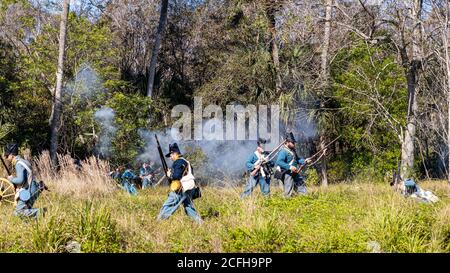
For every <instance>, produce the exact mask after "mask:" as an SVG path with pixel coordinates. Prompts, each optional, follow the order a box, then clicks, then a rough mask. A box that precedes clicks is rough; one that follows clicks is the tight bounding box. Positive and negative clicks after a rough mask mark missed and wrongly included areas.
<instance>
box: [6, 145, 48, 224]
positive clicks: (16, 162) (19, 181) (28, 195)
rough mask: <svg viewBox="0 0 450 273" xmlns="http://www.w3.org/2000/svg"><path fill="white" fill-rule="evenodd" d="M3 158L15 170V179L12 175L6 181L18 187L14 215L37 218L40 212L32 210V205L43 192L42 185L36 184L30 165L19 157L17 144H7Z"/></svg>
mask: <svg viewBox="0 0 450 273" xmlns="http://www.w3.org/2000/svg"><path fill="white" fill-rule="evenodd" d="M5 156H6V159H7V160H8V161H9V162H11V163H12V165H13V166H14V167H15V169H16V177H14V176H12V175H11V176H9V177H8V180H9V181H11V183H13V184H14V185H16V186H17V187H18V190H17V193H16V201H17V204H16V209H15V211H14V214H15V215H18V216H25V217H31V218H37V217H38V216H39V214H40V212H41V210H40V209H36V208H33V205H34V203H35V202H36V200H37V198H38V197H39V195H40V193H41V192H42V191H43V189H44V188H43V187H44V185H43V184H38V183H37V182H36V179H35V177H34V175H33V170H32V168H31V164H30V163H29V162H28V161H26V160H25V159H23V158H22V157H21V156H20V155H19V147H18V145H17V144H8V145H7V146H6V149H5ZM41 183H42V182H41ZM44 211H45V210H43V212H44Z"/></svg>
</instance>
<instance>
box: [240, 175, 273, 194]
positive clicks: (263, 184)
mask: <svg viewBox="0 0 450 273" xmlns="http://www.w3.org/2000/svg"><path fill="white" fill-rule="evenodd" d="M258 184H259V187H260V188H261V193H262V194H263V195H264V196H268V195H269V193H270V177H267V178H264V177H262V175H258V176H256V177H255V176H251V175H250V178H249V179H248V182H247V184H246V185H245V189H244V192H243V193H242V195H241V198H244V197H247V196H249V195H250V194H252V192H253V189H254V188H255V187H256V185H258Z"/></svg>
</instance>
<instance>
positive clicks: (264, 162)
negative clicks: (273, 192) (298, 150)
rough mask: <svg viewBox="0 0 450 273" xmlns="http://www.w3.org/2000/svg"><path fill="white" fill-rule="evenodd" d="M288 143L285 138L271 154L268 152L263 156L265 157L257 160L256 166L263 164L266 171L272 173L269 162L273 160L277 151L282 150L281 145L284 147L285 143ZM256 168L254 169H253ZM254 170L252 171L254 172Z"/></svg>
mask: <svg viewBox="0 0 450 273" xmlns="http://www.w3.org/2000/svg"><path fill="white" fill-rule="evenodd" d="M285 143H286V140H284V141H283V142H281V143H280V144H279V145H278V146H277V147H275V149H273V150H272V151H271V152H270V153H269V154H267V155H266V156H263V158H261V159H258V161H256V162H255V164H254V166H255V168H256V166H258V165H261V167H262V168H263V170H264V172H265V173H267V174H269V175H270V174H272V173H271V169H270V168H269V167H268V166H267V163H268V162H269V161H270V160H272V157H273V156H274V155H275V154H277V152H278V151H279V150H280V148H281V147H283V145H284V144H285ZM253 170H254V169H253ZM253 170H252V172H253Z"/></svg>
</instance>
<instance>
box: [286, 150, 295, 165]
mask: <svg viewBox="0 0 450 273" xmlns="http://www.w3.org/2000/svg"><path fill="white" fill-rule="evenodd" d="M284 150H285V151H286V152H288V153H289V154H290V155H291V156H292V160H291V162H289V166H292V164H294V161H295V156H294V153H293V152H292V151H291V150H289V149H288V148H286V147H284Z"/></svg>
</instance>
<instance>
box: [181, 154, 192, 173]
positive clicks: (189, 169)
mask: <svg viewBox="0 0 450 273" xmlns="http://www.w3.org/2000/svg"><path fill="white" fill-rule="evenodd" d="M182 159H184V161H186V162H187V164H188V172H187V174H186V175H191V174H192V169H191V163H190V162H189V161H187V160H186V159H185V158H184V157H182Z"/></svg>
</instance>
